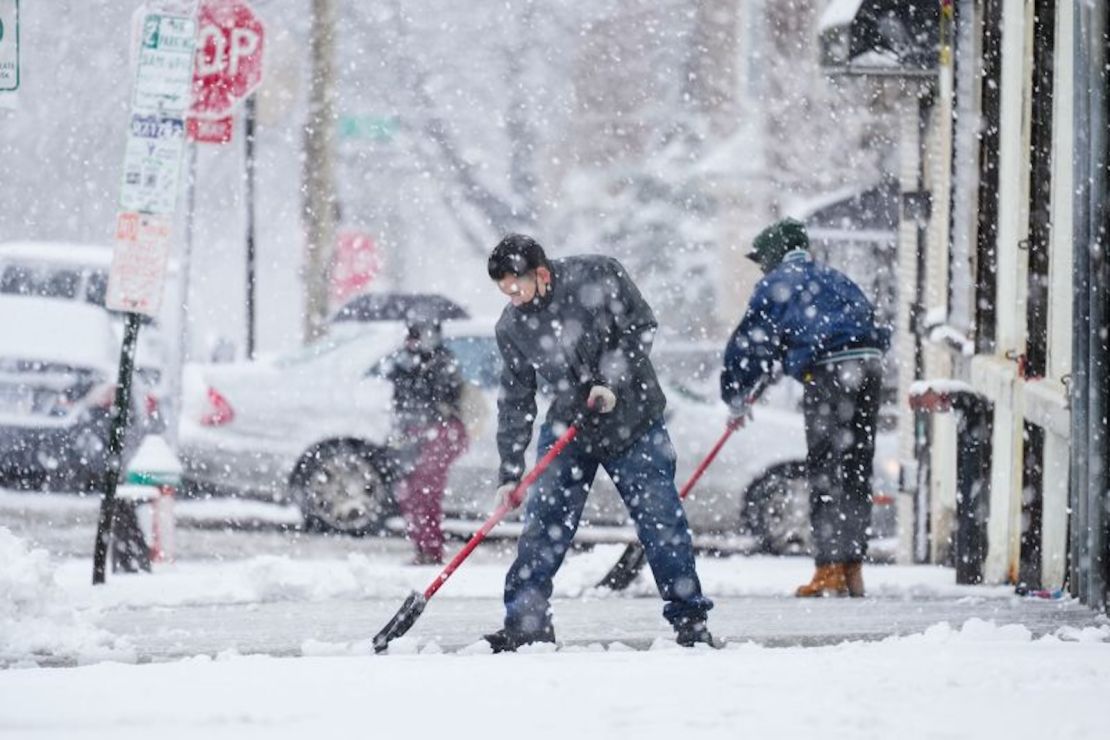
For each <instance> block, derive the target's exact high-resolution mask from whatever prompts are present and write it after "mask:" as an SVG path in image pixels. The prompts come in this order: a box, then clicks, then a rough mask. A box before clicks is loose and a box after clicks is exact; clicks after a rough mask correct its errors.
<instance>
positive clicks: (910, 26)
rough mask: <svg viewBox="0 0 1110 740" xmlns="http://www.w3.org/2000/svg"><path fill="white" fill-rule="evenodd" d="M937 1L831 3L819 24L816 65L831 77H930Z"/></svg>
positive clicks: (836, 0) (837, 0)
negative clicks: (861, 75) (817, 63)
mask: <svg viewBox="0 0 1110 740" xmlns="http://www.w3.org/2000/svg"><path fill="white" fill-rule="evenodd" d="M940 5H941V3H940V0H832V2H831V3H829V5H828V7H826V8H825V12H824V13H823V14H822V16H821V22H820V26H819V34H820V37H819V39H820V44H821V66H822V67H824V68H825V70H826V71H827V72H832V73H835V74H867V75H899V76H928V75H932V74H935V72H936V66H937V46H938V42H939V38H940V30H939V29H940Z"/></svg>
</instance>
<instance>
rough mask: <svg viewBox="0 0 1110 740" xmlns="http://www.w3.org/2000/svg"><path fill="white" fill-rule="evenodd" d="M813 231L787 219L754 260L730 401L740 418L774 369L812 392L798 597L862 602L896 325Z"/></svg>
mask: <svg viewBox="0 0 1110 740" xmlns="http://www.w3.org/2000/svg"><path fill="white" fill-rule="evenodd" d="M808 250H809V237H808V235H807V234H806V230H805V226H804V225H803V224H802V223H801V222H799V221H796V220H794V219H789V218H788V219H784V220H782V221H779V222H777V223H775V224H773V225H771V226H769V227H767V228H766V229H764V230H763V231H762V232H760V234H759V235H758V236H757V237H756V239H755V241H754V243H753V250H752V251H751V252H750V253H749V254H748V257H749V258H750V259H752V260H753V261H755V262H757V263H758V264H759V266H760V268H761V269H762V270H763V272H764V277H763V279H762V280H760V281H759V283H758V284H757V285H756V287H755V292H754V293H753V295H752V298H751V301H750V302H749V304H748V309H747V312H746V313H745V314H744V318H743V320H741V322H740V325H739V326H738V327H737V328H736V331H734V332H733V334H732V336H731V338H730V339H729V342H728V345H727V347H726V348H725V358H724V369H723V370H722V372H721V398H722V399H723V400H724V401H725V403H727V404H729V407H730V409H731V413H732V415H733V417H734V418H735V419H737V420H740V421H742V420H743V419H744V417H745V416H746V415H747V414H748V413H749V408H748V407H749V404H750V402H751V400H750V397H751V395H752V393H753V392H754V391H755V389H756V388H757V387H758V386H759V385H760V384H761V383H762V382H764V381H765V380H766V379H767V378H768V377H769V376H770V375H771V372H772V368H773V366H774V365H775V363H780V364H781V365H782V368H783V371H784V372H785V373H786V374H787V375H790V376H791V377H793V378H795V379H797V380H798V381H800V382H801V383H802V384H803V385H804V388H805V395H804V400H803V413H804V415H805V427H806V446H807V448H808V450H807V455H806V466H807V471H808V479H809V486H810V527H811V529H812V533H813V544H814V550H815V560H816V566H817V567H816V571H815V573H814V576H813V578H812V579H811V580H810V582H809V583H807V584H805V585H804V586H801V587H799V588H798V589H797V591H796V595H797V596H800V597H809V596H826V595H832V596H847V595H850V596H863V594H864V588H863V575H862V562H863V559H864V557H865V556H866V555H867V529H868V527H869V525H870V521H871V468H872V465H873V462H874V457H875V422H876V417H877V416H878V410H879V401H880V393H881V388H882V362H883V355H884V353H885V352H886V350H887V349H888V348H889V347H890V328H889V327H887V326H882V325H880V324H879V323H878V322H877V320H876V317H875V308H874V306H872V305H871V302H870V301H869V300H867V297H866V296H865V295H864V294H863V291H862V290H860V288H859V286H858V285H856V284H855V283H854V282H852V280H851V279H849V278H848V277H847V276H846V275H844V274H843V273H841V272H838V271H837V270H834V269H833V268H831V267H829V266H828V265H825V264H822V263H820V262H817V261H815V260H814V259H813V258H812V256H811V255H810V253H809V251H808Z"/></svg>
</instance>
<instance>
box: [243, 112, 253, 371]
mask: <svg viewBox="0 0 1110 740" xmlns="http://www.w3.org/2000/svg"><path fill="white" fill-rule="evenodd" d="M254 123H255V96H254V95H253V94H252V95H250V96H249V97H248V98H247V102H246V112H245V115H244V128H245V134H246V135H245V136H244V137H243V138H244V139H246V150H247V151H246V201H247V203H246V205H247V359H248V360H253V359H254V345H255V333H254V332H255V278H254V263H255V255H254Z"/></svg>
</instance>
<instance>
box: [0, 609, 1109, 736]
mask: <svg viewBox="0 0 1110 740" xmlns="http://www.w3.org/2000/svg"><path fill="white" fill-rule="evenodd" d="M1077 636H1081V637H1082V636H1085V637H1086V638H1087V639H1091V640H1094V639H1099V638H1103V639H1104V638H1105V637H1106V634H1105V633H1104V632H1103V633H1097V631H1093V630H1092V631H1088V632H1087V633H1082V634H1079V635H1077ZM672 645H673V644H665V643H660V644H659V649H656V650H651V651H648V652H646V653H645V652H629V651H626V650H623V649H621V648H620V647H619V646H617V645H614V646H610V647H609V649H608V650H607V651H606V650H602V649H601V648H600V647H592V648H591V647H583V648H580V649H565V650H563V651H561V652H559V653H557V654H552V653H550V652H547V651H541V650H537V651H534V652H528V653H525V654H518V655H510V656H490V655H484V654H480V647H476V648H474V649H473V650H472V651H464V654H453V655H444V654H434V651H432V652H433V654H423V655H403V656H392V655H391V656H387V657H375V656H358V657H331V658H328V657H302V658H296V659H282V658H274V657H266V656H251V657H242V656H239V655H237V654H234V653H226V654H223V655H220V656H218V657H217V658H215V659H212V658H211V657H208V656H202V657H197V658H192V659H187V660H182V661H177V662H173V663H163V664H154V665H140V666H133V665H120V664H112V663H104V664H99V665H94V666H86V667H81V668H73V669H38V670H27V671H6V672H2V673H0V734H3V735H4V737H6V738H17V737H35V738H43V737H57V738H91V737H111V738H115V739H118V738H129V737H133V738H150V737H158V738H163V739H165V740H171V739H173V738H188V739H189V740H192V739H193V738H196V737H199V736H203V737H205V738H254V737H258V738H266V739H267V740H274V739H275V738H287V737H288V738H303V737H305V736H313V737H342V736H346V735H349V734H351V733H354V734H355V735H366V736H367V737H387V738H399V737H414V738H417V737H419V738H424V737H457V738H477V737H483V738H500V737H514V738H515V737H527V738H529V739H530V740H539V739H540V738H560V739H562V738H566V737H587V738H636V739H637V740H646V739H648V738H657V737H658V738H674V737H696V738H717V737H719V738H736V737H822V738H836V737H844V738H890V737H909V738H931V737H937V738H941V737H944V738H952V737H1005V738H1007V739H1008V740H1017V739H1020V738H1037V739H1038V740H1039V739H1040V738H1043V737H1046V736H1053V737H1066V738H1071V739H1077V738H1104V737H1105V736H1106V724H1105V723H1106V716H1105V711H1104V707H1103V702H1104V701H1105V698H1106V696H1107V692H1108V691H1110V644H1108V643H1106V642H1076V641H1063V640H1061V639H1060V638H1058V637H1044V638H1041V639H1039V640H1032V639H1031V637H1030V633H1029V631H1028V630H1026V629H1024V628H1022V627H1017V626H1013V627H996V626H992V625H989V624H987V623H983V622H972V623H969V624H966V625H964V627H963V628H962V629H953V628H951V627H949V626H946V625H940V626H936V627H933V628H931V629H929V630H927V631H926V632H925V633H924V634H921V635H916V636H912V637H901V638H891V639H888V640H884V641H882V642H875V643H859V642H856V643H845V644H842V645H837V646H833V647H822V648H782V649H774V648H765V647H759V646H755V645H736V646H732V647H730V648H728V649H725V650H723V651H720V652H713V651H710V650H708V649H705V650H695V651H683V650H681V649H678V648H675V647H673V646H672Z"/></svg>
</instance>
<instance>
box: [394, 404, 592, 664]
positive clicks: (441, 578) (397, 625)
mask: <svg viewBox="0 0 1110 740" xmlns="http://www.w3.org/2000/svg"><path fill="white" fill-rule="evenodd" d="M576 434H578V426H577V425H576V424H572V425H571V426H570V427H568V428H567V430H566V431H565V432H564V433H563V436H561V437H559V439H558V440H556V441H555V444H553V445H552V446H551V449H549V450H548V451H547V454H546V455H544V456H543V458H541V459H540V461H539V462H538V463H536V467H534V468H532V470H531V471H529V473H528V474H527V475H526V476H524V478H523V479H522V480H521V481H520V483H519V484H517V487H516V488H515V489H513V492H512V494H511V496H510V499H511V500H512V503H513V504H514V505H512V506H510V505H509V502H505V503H502V504H500V505H499V506H498V507H497V508H496V509H495V510H494V512H493V513H492V514H490V517H489V519H487V520H486V521H485V523H484V524H482V527H481V528H480V529H479V530H478V531H477V532H475V533H474V536H473V537H471V538H470V541H469V542H467V543H466V546H465V547H463V549H461V550H459V552H458V554H457V555H455V557H453V558H451V562H449V563H448V564H447V565H446V566H445V567H444V569H443V570H442V571H441V572H440V574H439V575H438V576H436V577H435V580H433V581H432V582H431V583H430V584H429V585H428V587H427V588H426V589H424V593H420V592H419V591H413V592H412V593H411V594H409V596H408V598H407V599H405V603H403V604H401V608H400V609H398V610H397V613H396V614H395V615H394V616H393V619H391V620H389V622H388V624H386V625H385V627H382V630H381V632H379V633H378V634H376V635H374V652H376V653H382V652H385V651H386V649H388V648H389V643H390V642H392V641H393V640H395V639H397V638H398V637H401V636H402V635H404V634H405V633H406V632H408V631H409V630H410V629H411V628H412V626H413V625H414V624H416V620H417V619H419V618H420V615H421V614H422V613H423V612H424V607H426V606H427V605H428V600H429V599H431V598H432V597H433V596H435V593H436V591H438V590H439V589H440V587H441V586H443V584H444V583H446V582H447V579H448V578H450V577H451V574H452V573H454V572H455V571H456V570H457V569H458V567H459V566H460V565H462V563H463V561H464V560H466V559H467V558H468V557H469V556H470V553H472V552H473V551H474V548H476V547H477V546H478V545H479V544H481V542H482V540H484V539H485V538H486V535H488V534H489V533H490V531H491V530H492V529H493V528H494V527H496V526H497V525H498V523H500V522H501V520H502V519H504V518H505V515H506V514H508V513H509V512H510V511H512V510H513V509H515V508H516V507H517V506H519V505H520V502H521V501H522V500H523V499H524V494H525V492H527V490H528V487H529V486H530V485H532V484H533V483H535V482H536V479H537V478H539V477H540V475H542V474H543V471H545V470H547V467H548V466H549V465H551V462H552V460H554V459H555V458H556V457H557V456H558V455H559V453H561V452H562V451H563V449H564V448H566V446H567V445H568V444H570V443H571V440H573V439H574V437H575V435H576Z"/></svg>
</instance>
